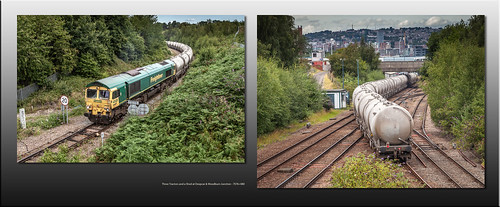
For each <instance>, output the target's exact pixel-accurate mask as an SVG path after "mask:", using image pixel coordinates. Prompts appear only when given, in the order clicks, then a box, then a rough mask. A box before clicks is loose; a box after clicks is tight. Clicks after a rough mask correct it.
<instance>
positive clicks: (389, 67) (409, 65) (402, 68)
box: [379, 61, 424, 73]
mask: <svg viewBox="0 0 500 207" xmlns="http://www.w3.org/2000/svg"><path fill="white" fill-rule="evenodd" d="M423 65H424V61H385V62H380V64H379V68H380V69H381V70H382V72H384V73H385V72H417V71H418V70H419V69H420V68H421V67H422V66H423Z"/></svg>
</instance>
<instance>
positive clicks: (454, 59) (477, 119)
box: [421, 16, 485, 159]
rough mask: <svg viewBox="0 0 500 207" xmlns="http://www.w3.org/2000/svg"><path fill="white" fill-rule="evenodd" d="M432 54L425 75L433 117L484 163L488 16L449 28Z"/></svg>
mask: <svg viewBox="0 0 500 207" xmlns="http://www.w3.org/2000/svg"><path fill="white" fill-rule="evenodd" d="M429 43H430V44H429V45H430V47H429V50H430V51H431V53H429V55H428V59H430V61H427V62H426V63H425V66H424V67H423V68H422V70H421V73H422V74H423V75H424V79H425V84H424V86H423V89H424V90H425V92H426V93H427V94H428V102H429V105H430V107H431V112H432V113H431V117H432V120H433V121H434V122H435V123H438V124H439V125H440V126H442V127H443V128H444V129H445V130H446V131H447V132H448V133H450V134H452V135H453V136H454V137H455V141H456V142H457V143H458V144H459V146H460V147H461V148H473V149H475V151H476V152H478V153H479V154H480V155H481V156H482V157H483V159H484V156H485V154H484V139H485V48H484V16H472V17H471V18H470V19H469V20H468V23H464V22H463V21H462V22H460V23H457V24H454V25H449V26H446V27H445V28H444V29H443V30H441V31H440V32H438V33H432V35H431V37H430V38H429Z"/></svg>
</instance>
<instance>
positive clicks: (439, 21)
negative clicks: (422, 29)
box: [425, 16, 448, 27]
mask: <svg viewBox="0 0 500 207" xmlns="http://www.w3.org/2000/svg"><path fill="white" fill-rule="evenodd" d="M446 24H448V20H445V19H443V18H441V17H436V16H433V17H431V18H429V19H428V20H427V21H425V26H429V27H433V26H442V25H446Z"/></svg>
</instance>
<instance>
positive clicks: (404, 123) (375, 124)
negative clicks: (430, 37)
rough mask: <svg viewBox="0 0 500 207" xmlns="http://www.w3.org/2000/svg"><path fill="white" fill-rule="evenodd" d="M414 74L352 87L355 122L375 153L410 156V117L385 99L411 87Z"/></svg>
mask: <svg viewBox="0 0 500 207" xmlns="http://www.w3.org/2000/svg"><path fill="white" fill-rule="evenodd" d="M417 80H418V77H417V75H416V74H414V73H410V74H406V75H399V76H396V77H391V78H386V79H383V80H378V81H372V82H367V83H364V84H362V85H360V86H358V87H357V88H356V89H354V92H353V104H354V113H355V116H356V122H357V123H358V124H359V126H360V129H361V131H362V132H363V134H364V136H365V137H367V138H368V139H369V143H370V147H371V148H372V149H374V150H375V152H376V153H377V154H384V155H388V156H390V157H392V158H395V159H400V160H403V161H406V160H407V159H410V158H411V150H412V149H411V145H410V142H409V139H410V136H411V132H412V129H413V118H412V116H411V114H410V113H409V112H408V111H407V110H406V109H405V108H403V107H400V106H399V105H397V104H396V103H394V102H391V101H388V100H387V98H388V97H391V96H393V95H394V94H396V93H398V92H400V91H401V90H403V89H405V88H407V87H411V86H413V84H415V83H416V82H417Z"/></svg>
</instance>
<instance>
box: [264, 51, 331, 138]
mask: <svg viewBox="0 0 500 207" xmlns="http://www.w3.org/2000/svg"><path fill="white" fill-rule="evenodd" d="M305 68H307V66H304V65H298V66H295V67H293V68H292V69H288V70H286V69H283V68H282V67H280V66H278V63H277V62H276V61H274V60H267V59H264V58H259V60H258V62H257V134H259V135H261V134H263V133H267V132H271V131H273V130H274V129H276V128H278V127H283V126H286V125H288V124H289V123H290V122H291V121H293V120H300V119H304V118H306V117H307V116H308V115H310V114H312V113H313V112H315V111H318V110H320V109H321V108H322V105H323V95H322V94H321V91H320V88H319V85H318V84H317V83H316V81H315V80H314V78H312V77H311V76H309V75H307V73H306V72H305Z"/></svg>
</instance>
